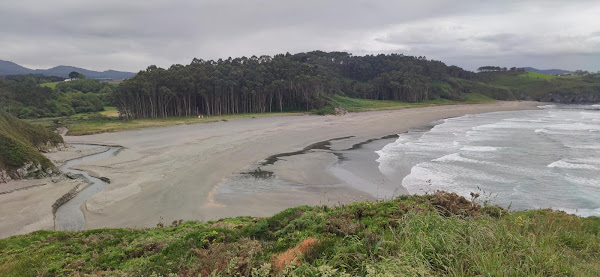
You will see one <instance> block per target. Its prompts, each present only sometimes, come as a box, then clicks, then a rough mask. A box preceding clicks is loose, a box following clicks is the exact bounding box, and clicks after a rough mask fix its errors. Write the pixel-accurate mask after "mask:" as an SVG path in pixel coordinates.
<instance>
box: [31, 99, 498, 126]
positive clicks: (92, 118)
mask: <svg viewBox="0 0 600 277" xmlns="http://www.w3.org/2000/svg"><path fill="white" fill-rule="evenodd" d="M462 97H463V99H461V100H460V101H459V100H448V99H443V98H440V99H436V100H427V101H424V102H415V103H410V102H401V101H391V100H372V99H358V98H350V97H346V96H341V95H335V96H333V98H332V99H331V104H330V105H328V106H326V107H324V108H322V109H319V110H312V111H310V113H313V114H334V113H335V111H334V107H339V106H341V107H343V108H345V109H346V110H348V111H350V112H364V111H377V110H393V109H404V108H411V107H427V106H437V105H454V104H475V103H490V102H494V101H496V100H494V99H492V98H489V97H487V96H484V95H481V94H478V93H466V94H463V95H462ZM306 113H307V112H306V111H290V112H274V113H249V114H232V115H219V116H210V117H209V116H205V117H204V118H202V119H200V118H198V117H196V116H193V117H169V118H153V119H135V120H128V121H124V120H121V119H119V111H118V110H117V108H116V107H111V106H106V107H104V111H101V112H92V113H80V114H74V115H71V116H63V117H49V118H37V119H28V120H27V121H28V122H29V123H34V124H39V125H43V126H45V127H47V128H50V129H56V128H58V127H66V128H67V129H68V133H67V135H73V136H80V135H90V134H98V133H105V132H118V131H125V130H132V129H140V128H148V127H164V126H171V125H180V124H194V123H209V122H218V121H227V120H231V119H237V118H257V117H267V116H278V115H286V116H287V115H303V114H306Z"/></svg>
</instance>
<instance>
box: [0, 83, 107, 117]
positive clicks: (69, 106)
mask: <svg viewBox="0 0 600 277" xmlns="http://www.w3.org/2000/svg"><path fill="white" fill-rule="evenodd" d="M59 80H60V81H59ZM62 80H63V79H62V78H58V77H47V76H42V75H17V76H6V77H0V110H2V111H5V112H8V113H10V114H12V115H14V116H16V117H18V118H41V117H56V116H69V115H73V114H76V113H86V112H95V111H102V109H103V107H104V105H106V104H107V103H108V101H109V99H108V96H109V95H110V94H111V93H112V89H114V86H113V85H110V84H108V83H106V82H100V81H97V80H92V79H78V80H72V81H69V82H63V81H62Z"/></svg>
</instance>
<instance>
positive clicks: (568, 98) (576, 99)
mask: <svg viewBox="0 0 600 277" xmlns="http://www.w3.org/2000/svg"><path fill="white" fill-rule="evenodd" d="M539 101H542V102H556V103H564V104H585V103H599V102H600V92H590V93H578V94H563V93H551V94H548V95H546V96H544V97H542V98H540V99H539Z"/></svg>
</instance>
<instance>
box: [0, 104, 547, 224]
mask: <svg viewBox="0 0 600 277" xmlns="http://www.w3.org/2000/svg"><path fill="white" fill-rule="evenodd" d="M537 105H540V103H538V102H496V103H492V104H474V105H452V106H437V107H426V108H412V109H404V110H394V111H377V112H364V113H350V114H347V115H346V116H343V117H323V116H309V115H304V116H274V117H263V118H254V119H236V120H230V121H228V122H216V123H208V124H192V125H179V126H172V127H161V128H150V129H141V130H132V131H124V132H118V133H104V134H97V135H89V136H80V137H65V140H66V141H67V142H70V143H94V144H105V145H121V146H123V147H125V149H124V150H122V151H121V152H120V153H119V154H118V155H117V156H116V157H113V158H110V159H106V160H100V161H95V162H92V163H89V164H81V165H79V166H78V168H81V169H85V170H90V171H93V172H95V173H97V174H99V175H101V176H106V177H108V178H110V180H111V181H112V182H111V184H110V186H109V187H108V188H107V189H106V190H104V191H103V192H100V193H98V194H96V195H94V196H93V197H92V198H90V199H89V200H88V201H87V202H86V204H85V206H84V213H85V216H86V220H87V221H86V228H101V227H150V226H155V225H156V224H157V223H158V222H159V221H160V222H163V223H166V224H170V222H172V221H174V220H178V219H183V220H209V219H217V218H221V217H228V216H242V215H251V216H267V215H270V214H273V213H276V212H278V211H280V210H282V209H285V208H288V207H292V206H297V205H303V204H309V205H316V204H335V203H346V202H349V201H356V200H362V199H373V198H375V197H374V195H373V194H374V193H373V189H372V188H371V189H364V188H365V187H364V185H361V182H372V183H377V182H378V178H380V175H379V173H378V172H377V170H376V169H374V168H375V167H373V166H363V165H364V163H363V162H361V161H360V160H361V159H363V158H364V157H366V159H368V162H371V163H374V159H376V158H377V155H376V154H375V153H373V152H372V151H374V150H378V149H375V148H377V147H380V146H381V145H377V144H371V145H370V146H365V149H367V151H363V152H362V153H363V154H360V156H354V157H351V158H350V160H351V161H352V162H349V163H346V165H345V166H344V167H337V166H336V164H337V163H336V159H337V157H335V156H333V155H332V154H331V153H329V152H327V151H323V152H322V153H321V152H319V151H314V152H310V153H306V154H303V155H296V156H290V157H285V158H282V159H281V160H280V161H279V162H276V163H275V164H274V165H271V166H265V167H261V169H262V170H273V171H274V172H276V175H277V177H276V178H277V179H278V183H277V184H276V186H274V185H273V182H272V181H269V180H266V182H262V180H259V179H256V180H252V179H250V178H246V180H245V181H244V179H243V178H242V179H240V178H238V177H239V176H240V174H239V173H240V172H246V171H249V170H254V169H256V167H257V164H258V163H260V162H261V161H262V160H263V159H265V158H267V157H269V156H271V155H275V154H279V153H284V152H290V151H298V150H302V149H303V148H305V147H306V146H308V145H310V144H313V143H316V142H320V141H326V140H329V139H332V138H340V137H348V136H353V137H352V138H348V139H344V140H340V141H335V142H332V143H331V149H346V148H349V147H351V146H352V145H354V144H356V143H360V142H363V141H365V140H368V139H373V138H380V137H383V136H387V135H390V134H395V133H396V134H397V133H401V132H404V131H406V130H408V129H409V128H411V127H415V126H421V125H426V124H428V123H430V122H432V121H434V120H439V119H443V118H448V117H456V116H462V115H465V114H474V113H483V112H492V111H506V110H523V109H535V108H536V106H537ZM365 153H366V154H365ZM352 155H357V154H349V156H352ZM365 155H366V156H365ZM364 168H366V169H364ZM358 171H360V176H361V177H360V178H361V179H358V178H359V177H357V176H355V175H354V174H355V173H357V172H358ZM236 178H237V182H236ZM388 181H389V180H388ZM397 182H399V180H397ZM370 185H372V184H370ZM375 185H377V184H375ZM0 201H2V200H0ZM53 201H54V200H53ZM53 201H52V202H53ZM28 203H30V200H27V199H23V200H22V205H24V206H25V205H28ZM5 213H6V212H5V210H4V209H2V207H0V216H2V222H5V219H6V220H9V218H10V215H4V214H5Z"/></svg>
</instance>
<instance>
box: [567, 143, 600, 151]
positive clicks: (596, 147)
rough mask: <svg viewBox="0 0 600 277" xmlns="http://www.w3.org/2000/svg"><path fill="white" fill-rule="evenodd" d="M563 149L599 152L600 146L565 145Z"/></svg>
mask: <svg viewBox="0 0 600 277" xmlns="http://www.w3.org/2000/svg"><path fill="white" fill-rule="evenodd" d="M565 147H568V148H575V149H589V150H600V145H573V144H566V145H565Z"/></svg>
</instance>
